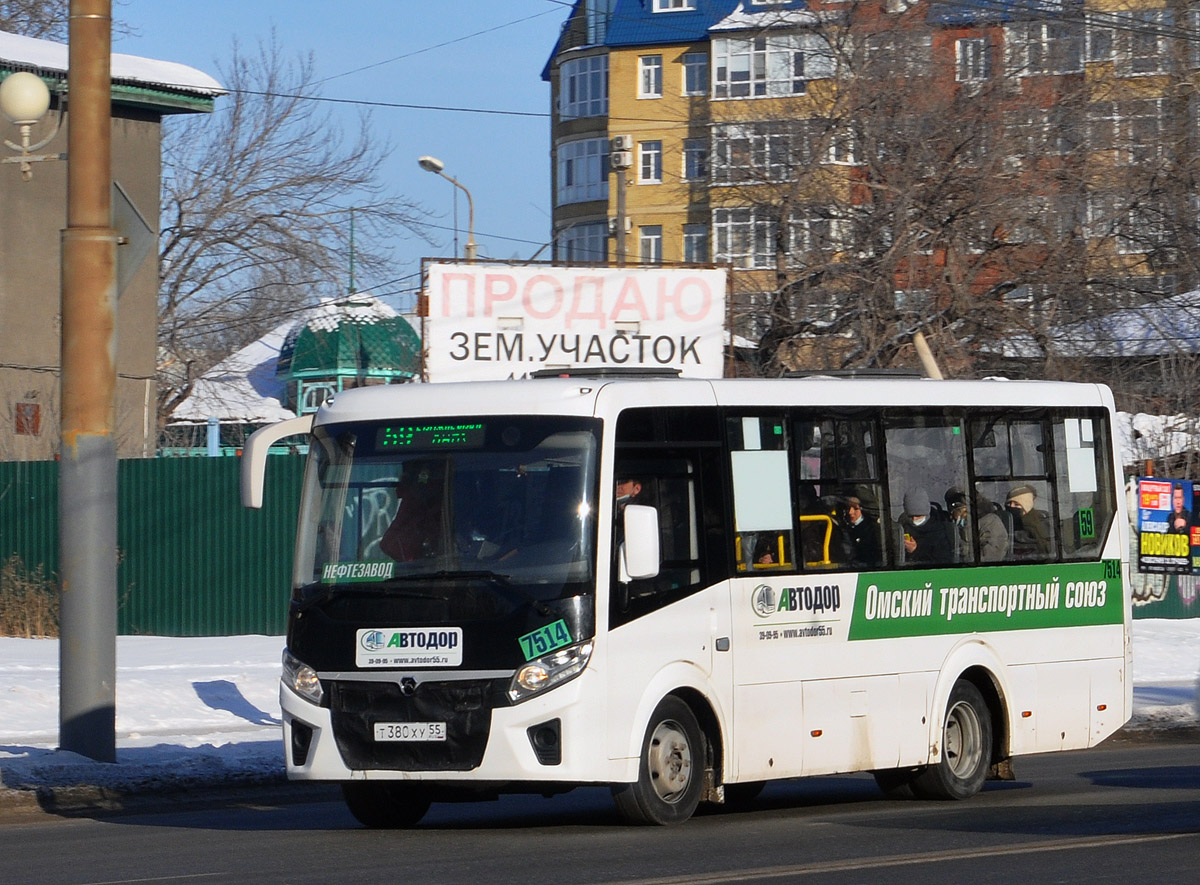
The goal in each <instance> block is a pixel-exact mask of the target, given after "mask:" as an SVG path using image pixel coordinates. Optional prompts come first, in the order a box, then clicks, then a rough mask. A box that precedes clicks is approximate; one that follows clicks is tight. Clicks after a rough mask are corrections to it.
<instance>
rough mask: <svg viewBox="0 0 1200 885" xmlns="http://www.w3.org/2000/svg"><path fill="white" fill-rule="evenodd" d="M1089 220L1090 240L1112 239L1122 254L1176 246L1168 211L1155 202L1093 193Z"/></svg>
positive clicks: (1142, 252)
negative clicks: (1142, 201)
mask: <svg viewBox="0 0 1200 885" xmlns="http://www.w3.org/2000/svg"><path fill="white" fill-rule="evenodd" d="M1087 221H1088V223H1087V234H1088V237H1089V238H1090V239H1101V240H1112V241H1113V242H1115V244H1116V248H1117V251H1118V252H1119V253H1121V254H1122V255H1141V254H1146V253H1150V252H1154V251H1157V250H1158V249H1162V248H1167V247H1170V246H1173V245H1174V237H1173V236H1172V235H1171V231H1170V228H1169V226H1168V223H1167V214H1166V212H1165V211H1164V208H1163V206H1161V205H1157V204H1155V203H1153V202H1148V203H1140V202H1138V201H1136V200H1134V201H1133V202H1130V201H1129V199H1128V198H1127V197H1125V196H1124V195H1118V194H1093V195H1092V196H1091V197H1090V198H1089V200H1088V219H1087Z"/></svg>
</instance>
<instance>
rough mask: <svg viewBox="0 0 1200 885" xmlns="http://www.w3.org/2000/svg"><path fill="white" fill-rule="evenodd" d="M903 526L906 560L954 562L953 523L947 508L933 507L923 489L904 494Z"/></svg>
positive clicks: (901, 521)
mask: <svg viewBox="0 0 1200 885" xmlns="http://www.w3.org/2000/svg"><path fill="white" fill-rule="evenodd" d="M900 529H901V531H903V533H904V540H903V545H904V561H905V562H928V563H951V562H954V536H953V534H952V532H953V531H954V526H953V525H951V523H950V518H949V517H948V516H946V512H945V511H944V510H940V509H939V510H934V509H933V506H932V504H931V502H930V500H929V493H928V492H926V491H925V490H924V489H920V488H917V489H909V490H908V491H907V492H905V493H904V513H903V514H902V515H901V517H900Z"/></svg>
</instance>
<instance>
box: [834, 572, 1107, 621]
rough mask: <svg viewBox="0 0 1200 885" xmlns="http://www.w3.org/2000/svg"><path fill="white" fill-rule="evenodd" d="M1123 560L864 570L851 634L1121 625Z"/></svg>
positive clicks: (855, 598) (859, 582)
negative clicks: (918, 569) (963, 567)
mask: <svg viewBox="0 0 1200 885" xmlns="http://www.w3.org/2000/svg"><path fill="white" fill-rule="evenodd" d="M1123 598H1124V594H1123V593H1122V592H1121V567H1120V562H1119V561H1117V560H1110V561H1106V562H1086V563H1056V564H1051V565H1024V566H1016V565H1006V566H989V567H981V568H967V569H952V570H951V569H938V570H930V571H911V572H872V573H867V574H863V575H860V576H859V578H858V592H857V593H855V595H854V612H853V615H852V619H851V622H850V634H849V638H850V639H851V640H855V639H888V638H891V637H896V636H935V635H941V634H946V633H973V632H979V633H990V632H996V631H1000V630H1032V629H1037V628H1045V627H1085V626H1094V625H1097V624H1120V623H1122V622H1123V620H1124V616H1125V612H1124V608H1123V603H1122V600H1123Z"/></svg>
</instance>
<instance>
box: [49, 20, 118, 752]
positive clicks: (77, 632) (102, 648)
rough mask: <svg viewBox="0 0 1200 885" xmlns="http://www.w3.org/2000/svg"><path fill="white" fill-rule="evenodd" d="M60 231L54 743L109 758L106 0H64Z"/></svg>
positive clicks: (111, 533)
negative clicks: (65, 104) (63, 224)
mask: <svg viewBox="0 0 1200 885" xmlns="http://www.w3.org/2000/svg"><path fill="white" fill-rule="evenodd" d="M70 9H71V12H70V16H71V17H70V26H69V54H68V59H69V67H68V72H67V91H68V95H69V96H70V102H71V104H70V108H71V110H70V119H69V121H68V131H67V228H66V230H64V231H63V232H62V244H61V245H62V445H61V456H60V458H61V460H60V462H59V498H58V526H59V567H60V569H61V578H62V599H61V604H60V630H59V632H60V641H59V745H60V746H61V748H62V749H64V750H70V751H72V752H75V753H79V754H81V755H84V756H88V757H90V758H92V759H95V760H97V761H99V762H115V761H116V757H117V750H116V671H117V455H116V441H115V439H114V432H113V431H114V427H115V424H116V415H115V401H116V398H115V390H116V383H117V373H116V301H117V299H116V294H117V287H116V278H117V275H116V269H117V234H116V231H114V230H113V228H112V197H111V189H112V146H111V118H112V107H111V103H112V87H111V84H112V69H111V65H112V0H71V4H70Z"/></svg>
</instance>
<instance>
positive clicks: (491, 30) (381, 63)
mask: <svg viewBox="0 0 1200 885" xmlns="http://www.w3.org/2000/svg"><path fill="white" fill-rule="evenodd" d="M553 11H554V10H552V9H547V10H545V11H544V12H535V13H534V14H533V15H527V16H525V18H518V19H514V20H513V21H510V22H505V23H504V24H502V25H496V26H495V27H492V28H484V29H483V30H482V31H475V32H474V33H471V34H465V35H463V36H462V37H455V38H454V39H453V40H445V41H443V42H441V43H435V44H434V45H432V46H426V47H424V48H422V49H414V50H413V51H412V52H406V53H404V54H402V55H397V56H393V57H392V58H388V59H384V60H383V61H377V62H374V63H373V64H369V65H363V66H362V67H361V68H354V69H352V70H349V71H343V72H342V73H340V74H333V75H332V76H329V77H325V78H323V79H320V80H317V81H315V82H314V84H313V85H318V84H320V83H328V82H329V81H330V80H337V79H339V78H341V77H349V76H350V75H351V74H359V73H362V72H363V71H369V70H372V69H374V68H379V67H383V66H384V65H389V64H391V63H392V62H396V61H401V60H402V59H406V58H412V57H413V56H416V55H422V54H423V53H426V52H432V51H433V50H435V49H443V48H445V47H447V46H453V45H454V44H455V43H462V42H464V41H466V40H470V39H472V38H474V37H482V36H483V35H484V34H491V33H494V32H496V31H499V30H502V29H504V28H509V27H512V26H513V25H519V24H523V23H524V22H527V21H532V20H533V19H535V18H541V17H542V16H543V15H549V14H550V13H551V12H553Z"/></svg>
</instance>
